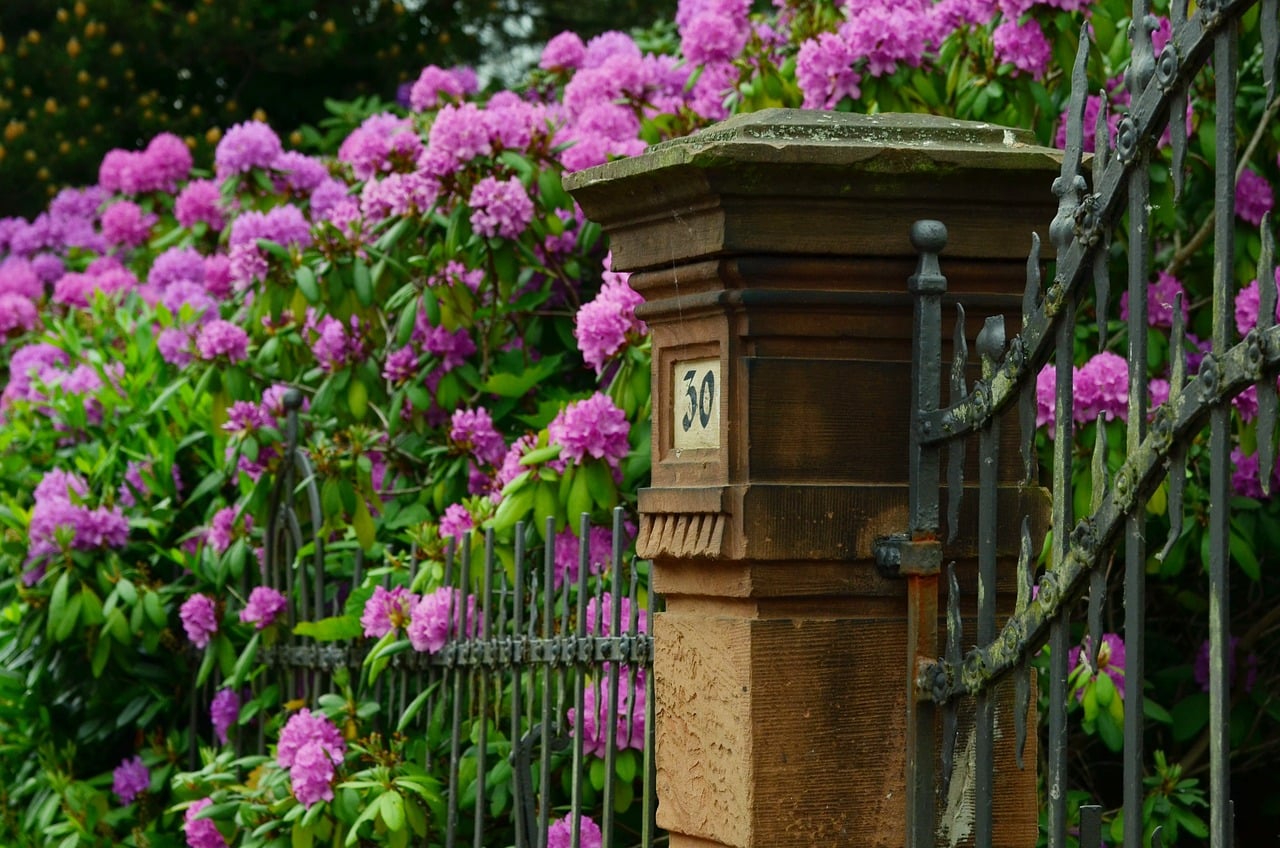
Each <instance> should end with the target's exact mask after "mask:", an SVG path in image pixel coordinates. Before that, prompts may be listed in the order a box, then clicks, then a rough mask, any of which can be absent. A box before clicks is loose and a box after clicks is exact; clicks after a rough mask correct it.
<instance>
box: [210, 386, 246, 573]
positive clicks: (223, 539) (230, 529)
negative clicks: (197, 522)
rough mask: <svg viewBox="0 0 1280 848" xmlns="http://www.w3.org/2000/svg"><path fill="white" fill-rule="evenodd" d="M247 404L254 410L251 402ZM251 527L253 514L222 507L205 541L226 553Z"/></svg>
mask: <svg viewBox="0 0 1280 848" xmlns="http://www.w3.org/2000/svg"><path fill="white" fill-rule="evenodd" d="M239 405H240V404H239V403H237V404H236V406H239ZM248 406H249V407H250V408H252V409H255V411H256V408H255V407H253V405H252V404H248ZM237 525H239V526H238V527H237ZM252 528H253V516H251V515H249V514H248V513H247V512H244V513H242V512H241V511H240V510H239V508H237V507H234V506H228V507H224V508H222V509H220V510H218V511H217V512H215V513H214V514H213V518H212V519H211V520H210V521H209V529H208V530H207V531H205V537H204V538H205V542H206V543H208V545H209V547H211V548H212V549H213V551H214V553H216V554H223V553H226V551H227V548H229V547H231V543H232V542H233V541H235V539H236V537H237V536H245V535H248V533H249V531H250V530H251V529H252Z"/></svg>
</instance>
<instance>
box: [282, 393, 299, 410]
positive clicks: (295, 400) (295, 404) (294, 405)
mask: <svg viewBox="0 0 1280 848" xmlns="http://www.w3.org/2000/svg"><path fill="white" fill-rule="evenodd" d="M284 408H285V409H302V392H300V391H298V390H297V389H289V391H287V392H285V393H284Z"/></svg>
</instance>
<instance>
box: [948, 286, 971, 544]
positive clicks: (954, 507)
mask: <svg viewBox="0 0 1280 848" xmlns="http://www.w3.org/2000/svg"><path fill="white" fill-rule="evenodd" d="M951 347H952V351H953V353H952V359H951V396H950V401H951V404H952V405H953V406H954V405H955V404H957V403H959V402H960V401H962V400H964V399H965V397H966V396H967V395H968V392H969V390H968V387H967V386H966V384H965V378H964V371H965V368H966V367H967V366H968V360H969V345H968V342H966V341H965V337H964V304H962V303H957V304H956V327H955V333H954V336H953V341H952V343H951ZM964 445H965V441H964V439H954V440H953V441H952V442H951V444H950V445H948V447H947V543H948V544H950V543H952V542H954V541H955V540H956V537H957V536H958V535H959V533H960V502H961V500H962V499H963V497H964Z"/></svg>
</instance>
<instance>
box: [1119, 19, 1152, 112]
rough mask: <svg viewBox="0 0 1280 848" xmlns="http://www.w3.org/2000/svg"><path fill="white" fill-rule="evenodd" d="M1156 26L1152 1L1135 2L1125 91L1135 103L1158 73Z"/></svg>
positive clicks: (1130, 31) (1131, 21) (1130, 29)
mask: <svg viewBox="0 0 1280 848" xmlns="http://www.w3.org/2000/svg"><path fill="white" fill-rule="evenodd" d="M1154 24H1155V22H1154V20H1152V18H1151V0H1133V12H1132V14H1131V15H1130V24H1129V43H1130V44H1131V45H1133V47H1132V49H1131V50H1130V51H1129V56H1130V59H1129V68H1128V70H1127V71H1126V72H1125V89H1126V90H1127V91H1129V92H1130V93H1131V95H1132V97H1133V99H1134V102H1135V103H1136V102H1137V100H1138V96H1139V95H1140V94H1141V93H1142V91H1143V90H1144V89H1145V88H1146V87H1147V83H1149V82H1151V77H1152V76H1154V75H1155V71H1156V57H1155V47H1154V45H1153V44H1152V42H1151V32H1152V30H1153V29H1154Z"/></svg>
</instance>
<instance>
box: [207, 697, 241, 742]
mask: <svg viewBox="0 0 1280 848" xmlns="http://www.w3.org/2000/svg"><path fill="white" fill-rule="evenodd" d="M239 720H240V696H239V695H237V694H236V693H235V690H234V689H219V690H218V692H217V694H216V695H214V696H213V701H212V702H210V704H209V721H210V723H211V724H212V725H213V733H214V735H215V736H217V737H218V743H219V744H222V745H225V744H227V731H228V730H230V729H231V728H232V726H234V725H235V724H236V722H238V721H239Z"/></svg>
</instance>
